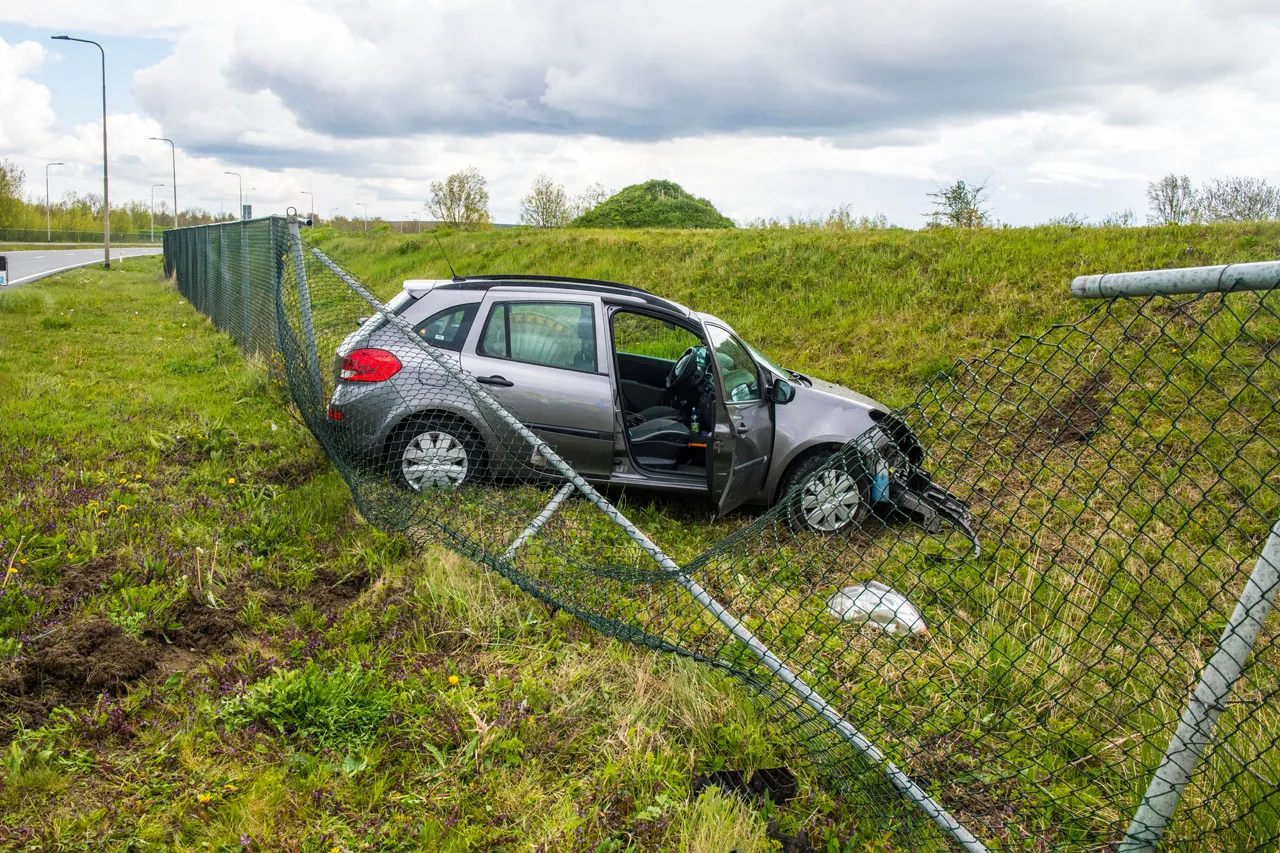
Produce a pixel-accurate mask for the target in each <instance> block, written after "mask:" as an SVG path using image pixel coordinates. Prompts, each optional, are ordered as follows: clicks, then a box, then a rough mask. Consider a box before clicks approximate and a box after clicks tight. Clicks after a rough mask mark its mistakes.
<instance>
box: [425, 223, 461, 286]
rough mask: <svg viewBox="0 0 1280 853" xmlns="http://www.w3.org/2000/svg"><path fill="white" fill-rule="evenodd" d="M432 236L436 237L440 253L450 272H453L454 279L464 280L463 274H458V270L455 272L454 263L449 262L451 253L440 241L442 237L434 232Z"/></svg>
mask: <svg viewBox="0 0 1280 853" xmlns="http://www.w3.org/2000/svg"><path fill="white" fill-rule="evenodd" d="M431 236H432V237H435V238H436V245H437V246H439V247H440V255H441V256H442V257H443V258H444V263H445V266H447V267H448V268H449V272H450V273H452V274H453V280H454V281H462V276H460V275H458V274H457V273H456V272H453V264H451V263H449V255H448V253H447V252H445V250H444V243H441V242H440V238H439V237H438V236H437V235H435V234H432V235H431Z"/></svg>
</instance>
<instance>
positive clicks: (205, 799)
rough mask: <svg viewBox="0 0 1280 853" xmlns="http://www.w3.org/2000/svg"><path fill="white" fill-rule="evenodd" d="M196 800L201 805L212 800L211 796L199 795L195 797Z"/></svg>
mask: <svg viewBox="0 0 1280 853" xmlns="http://www.w3.org/2000/svg"><path fill="white" fill-rule="evenodd" d="M196 799H197V800H199V801H200V803H201V804H202V805H203V804H205V803H209V802H211V801H212V800H213V794H199V795H197V796H196Z"/></svg>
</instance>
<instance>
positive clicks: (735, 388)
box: [707, 325, 761, 403]
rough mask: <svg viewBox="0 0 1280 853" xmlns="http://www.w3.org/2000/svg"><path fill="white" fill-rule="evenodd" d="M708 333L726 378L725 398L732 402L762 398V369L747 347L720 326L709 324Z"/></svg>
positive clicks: (721, 370) (722, 373) (721, 373)
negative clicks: (757, 365)
mask: <svg viewBox="0 0 1280 853" xmlns="http://www.w3.org/2000/svg"><path fill="white" fill-rule="evenodd" d="M707 334H708V335H709V336H710V338H711V346H712V347H714V348H715V351H716V361H717V362H718V363H719V365H720V375H721V376H722V377H723V378H724V394H725V399H726V400H728V401H729V402H731V403H742V402H747V401H750V400H759V399H761V397H760V370H759V368H758V367H756V363H755V360H754V359H753V358H752V357H751V354H750V353H748V352H747V348H746V347H745V346H743V345H742V344H741V343H740V342H739V341H738V339H737V338H735V337H734V336H733V335H731V334H729V333H728V332H727V331H726V330H724V329H721V328H720V327H719V326H711V325H708V326H707Z"/></svg>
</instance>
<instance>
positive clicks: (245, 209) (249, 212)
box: [240, 204, 253, 219]
mask: <svg viewBox="0 0 1280 853" xmlns="http://www.w3.org/2000/svg"><path fill="white" fill-rule="evenodd" d="M240 218H241V219H253V205H251V204H242V205H240Z"/></svg>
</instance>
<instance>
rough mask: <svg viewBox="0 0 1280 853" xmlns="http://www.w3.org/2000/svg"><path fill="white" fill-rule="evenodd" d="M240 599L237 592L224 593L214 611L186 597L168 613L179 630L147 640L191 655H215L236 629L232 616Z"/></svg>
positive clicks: (240, 595) (153, 635)
mask: <svg viewBox="0 0 1280 853" xmlns="http://www.w3.org/2000/svg"><path fill="white" fill-rule="evenodd" d="M242 598H243V594H242V591H241V590H234V591H232V590H228V594H227V596H226V600H224V601H223V602H222V606H221V607H216V608H215V607H209V606H208V605H206V604H204V603H203V602H200V601H197V600H196V599H195V598H192V597H191V596H186V597H184V598H183V599H182V600H181V601H179V602H178V604H177V606H176V607H175V608H174V609H173V613H172V621H173V622H176V623H177V624H178V625H179V626H180V627H178V628H174V629H171V630H168V631H165V632H164V634H163V635H160V634H155V633H149V634H148V636H149V637H154V638H155V639H158V640H159V641H160V642H162V643H163V642H166V641H167V642H169V643H172V644H173V645H175V646H180V647H182V648H184V649H190V650H193V651H202V652H212V651H218V650H220V649H222V648H224V647H225V646H227V645H228V643H229V642H230V641H231V637H232V635H233V634H234V633H235V632H236V629H237V628H239V627H240V622H239V620H238V619H237V618H236V613H237V612H238V611H239V607H240V602H241V600H242Z"/></svg>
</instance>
